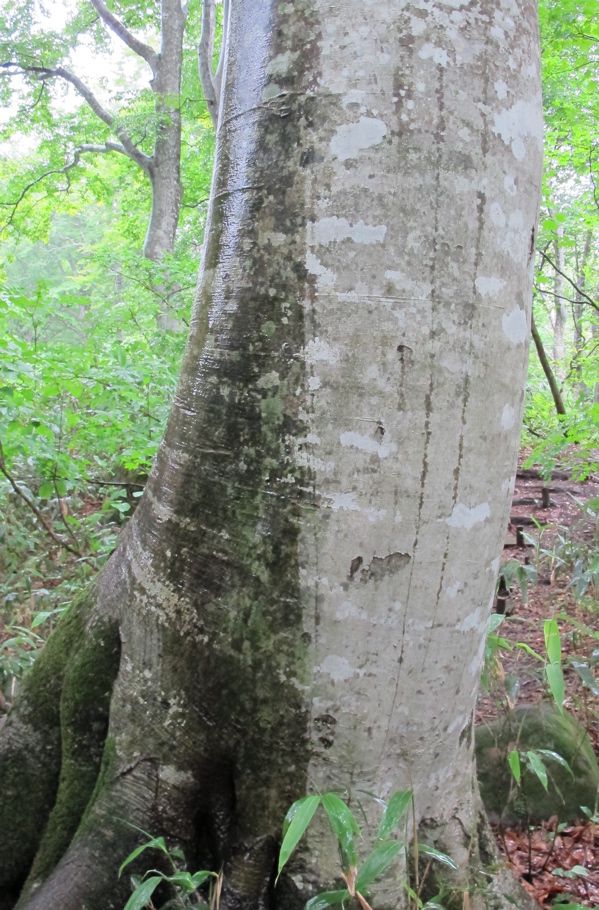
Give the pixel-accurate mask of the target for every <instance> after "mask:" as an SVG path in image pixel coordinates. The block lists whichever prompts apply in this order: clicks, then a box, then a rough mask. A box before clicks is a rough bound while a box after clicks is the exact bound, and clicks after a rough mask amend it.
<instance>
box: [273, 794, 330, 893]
mask: <svg viewBox="0 0 599 910" xmlns="http://www.w3.org/2000/svg"><path fill="white" fill-rule="evenodd" d="M320 800H321V797H320V796H318V795H313V796H303V797H302V798H301V799H298V800H296V801H295V802H294V803H293V805H291V806H290V807H289V809H288V811H287V815H286V816H285V820H284V822H283V842H282V844H281V849H280V850H279V865H278V868H277V879H278V878H279V876H280V874H281V872H282V871H283V869H284V868H285V866H286V864H287V863H288V862H289V858H290V856H291V854H292V853H293V851H294V850H295V848H296V847H297V845H298V844H299V842H300V840H301V839H302V837H303V836H304V834H305V833H306V828H307V827H308V825H309V824H310V822H311V821H312V819H313V818H314V813H315V812H316V810H317V809H318V806H319V805H320Z"/></svg>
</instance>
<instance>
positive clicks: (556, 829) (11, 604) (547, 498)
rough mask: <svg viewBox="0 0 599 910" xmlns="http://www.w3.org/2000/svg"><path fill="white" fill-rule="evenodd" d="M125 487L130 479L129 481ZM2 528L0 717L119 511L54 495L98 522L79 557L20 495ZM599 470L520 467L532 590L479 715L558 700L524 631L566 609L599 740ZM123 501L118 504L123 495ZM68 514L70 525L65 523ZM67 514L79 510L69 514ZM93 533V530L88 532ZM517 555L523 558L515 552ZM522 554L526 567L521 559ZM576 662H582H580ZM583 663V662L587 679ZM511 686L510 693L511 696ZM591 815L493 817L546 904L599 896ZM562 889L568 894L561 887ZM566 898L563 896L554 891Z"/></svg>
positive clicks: (94, 498) (510, 558)
mask: <svg viewBox="0 0 599 910" xmlns="http://www.w3.org/2000/svg"><path fill="white" fill-rule="evenodd" d="M123 492H124V491H123ZM15 505H16V509H15V511H14V514H13V515H12V518H11V517H9V518H8V521H7V524H6V527H5V531H4V534H5V536H4V552H3V555H2V557H0V598H1V599H2V600H3V602H4V606H3V608H2V609H1V610H0V726H1V725H2V720H3V715H5V713H6V710H7V709H8V707H9V706H10V703H11V702H12V700H13V697H14V694H15V688H16V687H17V686H18V679H19V677H20V676H21V674H22V673H23V672H24V671H25V670H26V669H27V667H28V666H29V665H30V664H31V662H32V660H33V657H34V655H35V653H36V651H37V650H38V649H39V647H40V646H41V644H42V643H43V640H44V638H45V637H47V634H48V633H49V631H50V630H51V628H52V626H53V625H54V623H55V621H56V619H57V618H58V614H59V613H60V612H61V611H62V609H63V608H64V604H68V603H69V601H70V600H71V599H72V597H73V596H75V595H76V592H77V591H78V590H80V588H81V586H82V585H83V584H85V583H86V581H87V580H88V579H89V578H90V577H92V576H93V575H94V574H95V571H96V570H97V567H98V565H99V563H101V561H102V560H103V559H104V558H105V557H106V555H107V553H108V552H110V549H111V548H112V547H113V546H114V541H115V539H116V535H117V531H118V526H119V524H120V523H121V520H122V519H121V515H120V514H119V513H118V511H115V509H114V508H113V507H112V505H111V502H110V500H109V498H108V496H106V497H104V498H102V497H101V496H100V495H98V492H97V490H94V491H93V492H91V493H87V494H84V495H83V496H81V497H79V498H75V497H73V498H72V499H71V500H70V501H66V500H57V501H56V502H55V503H54V511H55V513H56V514H54V515H53V516H52V515H51V514H50V513H49V515H48V517H49V518H53V520H54V521H55V527H56V528H57V529H58V530H59V531H60V529H61V527H62V533H64V528H65V527H66V523H65V520H64V519H65V515H64V514H63V513H65V512H69V511H70V515H71V517H72V519H73V526H74V527H75V529H76V531H78V532H80V533H81V535H82V536H83V534H84V531H85V529H86V528H87V527H88V525H90V523H91V526H92V527H94V528H95V529H96V530H95V531H94V532H93V533H94V534H95V535H96V540H98V539H101V541H102V547H101V548H98V549H97V550H96V552H97V555H93V554H94V548H93V546H90V545H89V543H86V547H87V549H86V551H85V552H86V553H89V554H91V555H86V556H84V557H83V558H82V559H77V558H75V557H73V556H72V555H71V554H69V553H66V552H64V551H61V550H60V548H56V547H55V546H54V545H53V544H52V541H49V540H48V537H47V536H46V534H45V532H44V531H43V529H41V528H39V527H38V528H37V529H36V530H34V531H33V533H31V532H29V531H28V530H26V529H27V528H30V527H31V515H30V514H29V513H28V512H27V510H23V507H22V504H19V503H15ZM598 505H599V478H596V477H594V478H591V479H588V480H587V481H586V482H584V483H578V482H575V481H574V480H573V479H572V478H571V477H570V476H569V475H568V474H566V473H560V472H557V473H554V476H553V479H552V480H551V482H550V483H548V484H546V485H545V484H544V483H543V481H542V480H541V479H540V477H539V476H538V475H537V474H535V473H534V472H532V471H525V470H523V469H522V468H520V470H519V474H518V477H517V481H516V488H515V491H514V497H513V504H512V509H511V520H510V526H509V529H508V532H507V535H506V540H505V544H506V546H505V549H504V552H503V559H502V562H503V565H504V567H505V566H507V569H505V568H504V572H506V573H507V575H508V576H509V575H510V570H511V574H512V576H513V575H514V574H518V572H519V573H520V575H521V576H522V573H526V574H527V576H528V591H527V596H523V592H522V590H521V588H520V587H519V584H518V581H517V579H516V578H512V580H511V582H510V585H509V587H510V590H509V591H507V592H504V593H503V595H502V596H503V598H504V602H503V603H502V602H501V601H500V602H499V604H498V606H499V608H500V610H501V611H505V613H506V619H505V620H504V621H503V623H502V624H501V627H500V629H499V630H498V634H499V635H501V637H502V638H505V639H507V640H508V641H509V642H511V643H512V645H513V646H514V647H512V648H511V649H509V650H502V651H501V652H500V653H499V654H498V662H497V664H496V668H497V671H498V672H497V673H496V674H495V677H494V680H493V682H492V684H491V685H490V691H489V692H483V694H482V695H481V697H480V698H479V702H478V709H477V720H478V721H479V722H484V721H491V720H493V719H494V718H496V717H498V716H500V715H501V714H502V713H503V712H505V710H506V707H509V705H510V704H511V706H514V704H518V705H530V704H535V703H538V702H540V701H543V700H550V698H551V696H550V695H549V693H548V690H547V684H546V682H545V680H544V673H543V663H542V661H539V660H537V659H535V658H534V657H533V656H531V655H530V653H527V652H526V651H525V650H523V649H522V648H521V647H518V646H516V645H517V643H525V644H526V645H528V646H529V648H531V649H533V650H534V651H536V652H537V653H538V654H541V655H543V654H544V653H545V643H544V631H543V624H544V621H545V620H547V619H556V620H557V621H558V625H559V629H560V636H561V646H562V665H563V668H564V677H565V684H566V700H565V706H566V708H567V709H568V710H569V711H570V712H571V713H573V714H574V715H575V716H576V717H577V719H578V720H579V721H580V722H581V723H582V724H583V726H584V727H585V728H586V730H587V731H588V733H589V736H590V737H591V740H592V742H593V744H594V746H595V749H596V750H598V751H599V685H598V683H597V672H596V671H597V667H599V603H598V600H597V595H598V593H599V540H598V537H597V534H598V529H597V516H598V514H599V508H598ZM116 509H117V510H118V505H117V507H116ZM61 520H62V525H61ZM69 520H70V519H69ZM88 539H91V538H88ZM516 561H517V563H516ZM518 565H519V566H525V567H526V568H525V569H524V570H522V569H518V572H516V573H514V569H515V568H517V566H518ZM575 665H576V666H577V667H578V670H577V669H576V666H575ZM579 673H582V675H583V676H584V675H585V674H586V683H587V684H586V685H585V684H584V683H583V681H582V679H581V676H580V675H579ZM506 693H509V697H508V695H507V694H506ZM590 809H591V813H590V814H591V815H592V816H593V817H592V819H590V818H585V817H584V816H583V815H581V818H580V819H578V820H577V821H576V822H575V823H572V824H567V825H560V824H558V821H557V819H556V818H553V819H550V820H548V821H547V822H544V823H543V824H541V825H536V826H534V827H529V826H521V827H499V826H496V827H495V833H496V836H497V841H498V844H499V848H500V850H501V851H502V852H503V854H504V855H505V856H506V858H507V861H508V862H509V863H510V865H511V866H512V868H513V869H514V872H515V873H516V875H518V876H519V877H520V878H521V880H522V883H523V885H524V887H525V888H526V889H527V890H528V891H529V892H530V893H531V894H532V895H533V896H534V897H535V898H536V900H537V901H538V903H539V906H540V907H542V908H550V907H559V906H562V907H563V910H566V908H569V910H577V908H580V907H589V908H595V910H597V908H598V907H599V824H597V822H598V807H597V805H595V806H592V807H590ZM560 895H564V896H566V895H567V896H568V897H567V898H566V897H564V898H563V899H562V898H561V897H560ZM560 900H562V901H569V903H568V902H565V903H564V902H562V904H560V903H556V901H558V902H559V901H560Z"/></svg>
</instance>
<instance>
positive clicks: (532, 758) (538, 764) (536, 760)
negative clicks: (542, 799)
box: [526, 751, 549, 790]
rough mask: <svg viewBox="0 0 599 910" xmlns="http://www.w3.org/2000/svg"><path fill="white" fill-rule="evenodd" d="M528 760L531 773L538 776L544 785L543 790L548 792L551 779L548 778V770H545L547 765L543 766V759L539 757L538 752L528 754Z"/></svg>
mask: <svg viewBox="0 0 599 910" xmlns="http://www.w3.org/2000/svg"><path fill="white" fill-rule="evenodd" d="M526 758H527V759H528V764H529V765H530V769H531V771H532V772H533V774H535V775H536V776H537V778H538V779H539V781H540V782H541V784H542V785H543V788H544V789H545V790H547V788H548V783H549V779H548V777H547V769H546V768H545V765H544V764H543V760H542V758H540V756H539V755H538V753H537V752H533V751H529V752H527V753H526Z"/></svg>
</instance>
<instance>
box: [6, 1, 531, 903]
mask: <svg viewBox="0 0 599 910" xmlns="http://www.w3.org/2000/svg"><path fill="white" fill-rule="evenodd" d="M413 12H414V11H413V10H412V11H410V9H407V8H402V9H398V8H397V5H396V4H395V3H377V4H376V5H368V6H367V7H365V6H364V3H363V2H362V0H361V2H357V0H356V2H353V0H352V2H351V3H349V4H345V5H344V7H343V9H341V8H340V7H339V6H338V5H336V4H328V3H326V2H322V3H316V4H315V3H311V2H308V3H296V4H293V5H292V4H280V3H278V2H277V3H275V2H272V3H270V2H269V3H261V4H260V5H259V6H257V5H256V4H254V3H252V2H250V0H245V2H244V0H242V2H238V3H236V4H235V6H234V8H233V9H232V10H231V26H230V35H229V41H230V43H229V49H228V60H229V61H230V62H234V65H233V66H228V67H227V70H226V73H225V76H224V79H225V90H224V98H223V102H222V105H223V108H222V113H223V116H222V121H221V123H220V127H219V136H220V141H219V152H218V163H217V171H216V180H215V185H214V190H213V194H212V208H211V217H210V230H209V234H208V244H207V248H206V253H205V258H204V264H203V272H202V279H201V283H200V290H199V297H198V303H197V307H196V310H195V312H194V317H193V320H192V325H191V337H190V341H189V345H188V348H187V353H186V357H185V360H184V365H183V371H182V376H181V380H180V384H179V387H178V391H177V394H176V396H175V401H174V405H173V410H172V413H171V418H170V421H169V426H168V429H167V433H166V436H165V439H164V442H163V444H162V446H161V449H160V452H159V455H158V459H157V462H156V465H155V468H154V470H153V472H152V476H151V478H150V481H149V485H148V488H147V490H146V493H145V495H144V498H143V500H142V503H141V505H140V507H139V508H138V510H137V512H136V515H135V517H134V519H133V520H132V521H131V522H130V523H129V525H128V526H127V528H126V530H125V532H124V534H123V535H122V537H121V540H120V543H119V547H118V549H117V551H116V553H115V554H114V556H113V557H112V559H111V560H110V562H109V563H108V565H107V567H106V569H105V570H104V571H103V572H102V574H101V576H100V577H99V579H98V581H97V584H96V585H95V587H94V589H93V591H91V592H88V593H87V595H85V596H84V597H83V598H82V599H81V600H80V601H79V603H78V604H77V605H76V606H75V607H74V608H73V609H72V610H71V611H70V612H69V614H68V616H67V617H66V619H65V620H64V621H62V622H61V623H60V625H59V626H58V629H57V631H56V633H55V634H54V635H53V636H52V637H51V639H50V641H49V643H48V645H47V647H46V649H45V650H44V652H43V654H42V655H41V656H40V658H39V660H38V661H37V662H36V664H35V667H34V669H33V671H32V673H31V674H30V675H29V676H28V678H27V681H26V682H25V684H24V686H23V690H22V693H21V698H20V701H19V705H18V706H15V709H14V710H13V712H12V713H11V715H10V718H9V720H8V722H7V724H6V727H5V729H4V730H3V737H2V746H1V748H2V769H3V772H2V773H3V775H4V777H3V780H2V792H3V794H4V801H3V812H5V815H4V816H3V818H2V825H0V831H2V835H3V837H2V868H3V874H4V876H5V889H6V890H5V893H10V892H11V890H12V894H13V895H15V896H16V894H17V893H18V892H20V894H21V897H20V898H19V901H18V906H19V907H21V908H25V907H26V908H28V910H35V908H41V907H44V908H46V907H48V906H61V907H62V908H63V910H69V908H73V910H75V908H77V910H79V908H80V907H81V905H82V904H85V905H86V906H87V907H89V908H96V907H98V908H100V907H102V908H110V907H117V906H119V901H120V900H121V899H122V892H120V895H121V896H120V897H119V889H120V886H119V884H118V882H117V878H116V870H117V868H118V865H119V862H120V861H121V860H122V858H123V856H124V855H125V854H126V853H127V851H128V849H130V847H131V846H132V844H133V843H134V841H135V839H136V837H137V832H136V831H135V830H133V829H132V828H130V827H128V825H127V824H126V823H123V822H121V821H119V819H121V820H124V821H125V822H131V823H134V824H136V825H139V826H140V827H143V828H145V829H149V828H151V829H152V831H154V832H156V833H158V832H159V831H163V832H165V833H168V834H169V836H171V837H173V838H175V839H176V840H178V841H179V842H180V843H181V844H182V845H183V846H184V848H185V850H186V853H187V855H188V857H189V858H190V861H192V862H193V860H194V858H196V859H200V858H201V859H202V860H203V861H204V862H206V863H207V864H208V863H209V864H210V865H212V866H213V867H219V866H220V864H221V863H222V864H224V867H225V882H226V884H225V889H224V892H223V896H222V901H221V905H222V907H224V908H226V910H233V908H244V910H250V908H252V910H253V908H256V910H258V908H260V907H266V906H271V907H279V908H283V907H285V910H291V908H294V907H300V906H301V905H302V904H303V901H304V899H305V897H306V895H307V894H309V893H310V892H312V891H313V889H314V887H315V886H316V885H317V883H318V881H319V879H320V878H321V877H323V876H327V875H328V874H329V872H330V871H331V870H332V869H333V866H334V863H333V850H332V849H331V847H330V846H329V845H327V843H326V842H325V841H324V840H323V839H322V838H321V837H320V836H319V835H318V834H317V835H316V836H315V840H313V842H312V846H311V852H310V851H309V852H308V854H307V855H306V856H305V857H304V859H303V860H301V859H300V861H299V863H300V864H299V865H298V866H297V867H296V869H295V874H293V875H292V876H288V877H287V878H286V879H285V880H282V881H281V884H280V885H279V888H278V889H277V890H276V892H273V886H272V881H273V864H274V856H275V848H276V841H277V837H278V832H279V826H280V819H281V816H282V813H283V811H284V809H285V808H286V806H287V804H288V803H289V802H290V801H291V799H292V798H293V797H294V796H297V795H299V794H301V793H302V792H304V791H305V789H306V787H307V786H309V785H310V786H317V787H321V788H328V787H331V786H332V787H340V788H343V789H345V788H347V789H348V790H349V791H350V792H352V793H353V792H354V791H355V790H356V789H362V788H363V789H366V790H370V791H372V792H375V793H379V794H381V795H387V794H388V793H389V792H390V791H392V790H393V789H395V788H396V787H397V786H402V785H404V786H409V787H410V788H411V789H413V791H414V794H415V815H414V821H415V826H416V829H417V831H418V832H419V833H420V835H422V836H424V835H426V837H427V839H428V840H429V841H432V842H433V843H434V844H435V845H436V846H438V847H440V848H442V849H445V850H446V851H447V852H449V853H450V854H451V855H452V856H453V857H454V859H455V861H456V863H457V864H458V867H459V872H458V873H457V874H456V877H455V878H454V879H453V880H451V881H448V887H450V888H455V889H456V891H457V892H458V893H461V892H463V893H468V894H470V895H471V897H470V903H471V905H472V906H473V907H489V906H494V907H497V906H506V907H507V906H509V905H510V904H509V902H508V897H507V895H508V894H509V892H510V890H511V887H512V886H511V885H510V883H509V882H508V881H507V880H505V879H504V878H503V877H502V875H501V873H497V872H494V871H493V869H492V868H491V867H490V866H489V865H488V852H487V851H488V843H487V839H486V835H485V832H484V821H483V818H482V815H481V808H480V804H479V800H478V798H477V792H476V783H475V780H474V764H473V757H472V735H471V717H472V710H473V707H474V700H475V697H476V689H477V680H478V676H479V673H480V665H481V660H482V653H483V649H484V639H485V631H486V618H487V617H486V604H487V603H488V602H489V599H490V597H491V594H492V590H493V585H494V580H495V574H496V570H497V555H498V553H499V551H500V549H501V541H502V536H503V533H504V528H505V521H506V513H507V508H508V504H509V498H510V491H511V477H512V474H513V468H514V462H515V455H516V451H517V443H518V424H519V417H520V411H521V402H522V396H521V387H522V383H523V379H524V372H525V365H526V340H527V336H528V331H529V325H528V315H527V301H528V297H529V288H530V278H531V262H532V254H533V248H532V238H533V235H534V224H535V219H536V211H537V202H538V200H537V184H538V180H539V176H540V160H541V155H540V145H541V117H540V89H539V80H538V49H537V23H536V16H535V4H534V3H532V2H530V3H526V4H521V5H520V7H519V13H518V16H517V18H514V14H513V4H512V3H511V2H509V3H508V2H507V0H506V2H505V3H504V2H503V0H501V2H500V3H499V4H497V2H496V0H493V2H492V3H491V2H489V3H481V4H480V5H478V6H477V7H476V8H475V9H468V10H455V9H449V8H448V7H446V6H444V5H436V6H434V7H432V8H431V9H429V10H428V12H427V13H426V14H425V15H418V16H416V15H413ZM508 13H509V15H508ZM498 16H499V19H498ZM250 21H251V22H252V29H251V31H249V30H248V23H249V22H250ZM348 22H350V23H351V30H349V31H348ZM493 23H494V27H492V25H493ZM498 23H499V24H498ZM506 44H509V47H510V54H509V58H508V57H507V56H506V55H505V54H504V53H502V51H503V49H504V48H505V47H506ZM514 61H515V62H516V65H515V66H514V65H513V63H514ZM423 199H425V200H428V204H427V205H423V204H422V202H423ZM500 217H502V218H504V219H505V221H506V223H508V224H510V225H511V227H512V230H511V234H510V242H509V243H507V242H506V239H505V234H504V232H500V231H497V228H496V221H497V218H500ZM483 376H484V378H485V381H484V383H483ZM456 402H457V406H456ZM390 682H391V684H390ZM325 727H326V730H327V735H326V736H325V735H324V734H323V729H324V728H325ZM59 730H60V732H59ZM365 731H367V735H364V732H365ZM8 843H10V849H9V848H8V846H6V845H7V844H8ZM15 844H16V845H18V847H19V849H17V850H15ZM315 854H317V855H318V857H319V861H318V866H315V864H314V862H313V861H311V860H310V855H312V856H314V855H315ZM486 863H487V865H486V868H485V869H484V871H485V875H484V877H483V878H479V876H480V875H482V874H483V867H485V864H486ZM335 865H336V864H335ZM487 875H490V879H489V878H487V877H486V876H487ZM519 900H520V906H525V899H524V898H523V897H521V898H519ZM403 901H404V888H403V885H402V884H401V882H400V880H398V882H397V883H394V884H393V883H392V884H391V885H390V886H389V887H388V888H387V890H386V891H384V892H383V893H382V894H381V895H380V900H379V905H380V906H381V907H389V908H391V907H393V908H394V910H395V908H397V907H399V906H401V905H402V902H403Z"/></svg>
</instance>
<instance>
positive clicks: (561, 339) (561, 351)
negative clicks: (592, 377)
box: [553, 225, 568, 382]
mask: <svg viewBox="0 0 599 910" xmlns="http://www.w3.org/2000/svg"><path fill="white" fill-rule="evenodd" d="M563 237H564V228H563V225H559V226H558V227H557V230H556V237H555V240H554V241H553V255H554V256H555V264H556V265H557V267H558V269H559V271H556V272H555V274H554V276H553V295H554V296H553V307H554V315H553V362H554V364H555V374H556V375H557V376H558V377H559V379H560V381H561V382H563V380H564V376H565V374H566V323H567V320H568V309H567V307H566V302H565V300H564V299H563V298H564V279H563V277H562V273H563V271H564V267H565V261H564V250H563V247H562V240H563Z"/></svg>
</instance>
